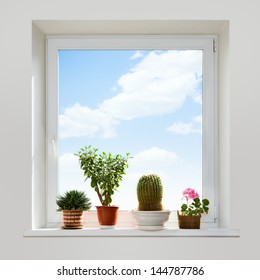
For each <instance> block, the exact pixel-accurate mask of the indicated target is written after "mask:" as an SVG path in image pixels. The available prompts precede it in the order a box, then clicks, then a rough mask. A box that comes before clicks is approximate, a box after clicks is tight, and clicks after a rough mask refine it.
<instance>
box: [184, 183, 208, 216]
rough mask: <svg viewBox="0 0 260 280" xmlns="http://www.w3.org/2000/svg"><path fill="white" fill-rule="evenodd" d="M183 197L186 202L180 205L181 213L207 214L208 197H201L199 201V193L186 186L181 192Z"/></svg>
mask: <svg viewBox="0 0 260 280" xmlns="http://www.w3.org/2000/svg"><path fill="white" fill-rule="evenodd" d="M182 194H183V199H186V203H184V204H182V206H181V214H182V215H185V216H195V215H200V214H208V211H209V207H208V205H209V201H208V199H206V198H205V199H202V201H200V198H199V194H198V193H197V192H196V190H194V189H192V188H187V189H186V190H184V191H183V192H182Z"/></svg>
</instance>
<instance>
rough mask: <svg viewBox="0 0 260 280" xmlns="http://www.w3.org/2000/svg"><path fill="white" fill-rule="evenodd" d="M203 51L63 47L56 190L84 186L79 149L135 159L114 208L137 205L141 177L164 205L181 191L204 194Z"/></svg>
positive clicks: (93, 197)
mask: <svg viewBox="0 0 260 280" xmlns="http://www.w3.org/2000/svg"><path fill="white" fill-rule="evenodd" d="M201 124H202V52H201V51H193V50H186V51H171V50H169V51H160V50H154V51H140V50H131V51H130V50H129V51H128V50H96V51H95V50H91V51H90V50H80V51H77V50H75V51H72V50H64V51H60V52H59V137H60V191H61V192H63V191H65V190H67V189H75V188H77V189H82V190H85V191H86V192H87V194H88V195H89V196H90V198H91V200H92V202H93V205H99V202H98V200H97V196H96V193H95V192H94V191H93V190H92V189H91V188H90V187H89V186H87V185H88V182H84V177H83V176H82V171H81V170H80V168H79V165H78V159H77V157H75V156H74V153H75V152H77V151H78V150H79V149H80V148H81V147H83V146H85V145H92V146H93V147H96V148H98V149H99V150H100V151H101V152H102V151H107V152H112V153H114V154H115V153H116V154H117V153H121V154H125V153H126V152H130V154H131V156H132V157H133V159H131V161H130V162H129V169H127V174H126V176H125V177H124V179H123V182H122V185H121V187H120V188H119V192H118V193H117V194H116V195H115V196H114V199H113V203H114V204H117V205H119V206H120V208H121V209H125V210H130V209H134V208H136V207H137V200H136V185H137V181H138V179H139V178H140V176H141V175H143V174H147V173H156V174H158V175H160V176H161V179H162V182H163V185H164V198H163V201H164V206H165V208H168V209H175V208H176V207H179V205H180V203H181V202H182V201H181V197H182V190H183V189H184V188H186V187H193V188H196V189H197V190H198V191H201V180H202V178H201V173H202V169H201V160H202V154H201V153H202V132H201Z"/></svg>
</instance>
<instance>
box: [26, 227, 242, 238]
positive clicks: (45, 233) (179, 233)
mask: <svg viewBox="0 0 260 280" xmlns="http://www.w3.org/2000/svg"><path fill="white" fill-rule="evenodd" d="M24 236H25V237H240V231H239V230H238V229H229V228H212V229H194V230H192V229H179V228H170V227H169V228H166V229H163V230H159V231H143V230H138V229H134V228H114V229H100V228H84V229H80V230H64V229H61V228H40V229H33V230H27V231H25V233H24Z"/></svg>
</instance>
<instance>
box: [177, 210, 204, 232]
mask: <svg viewBox="0 0 260 280" xmlns="http://www.w3.org/2000/svg"><path fill="white" fill-rule="evenodd" d="M177 215H178V223H179V228H181V229H199V228H200V217H201V215H198V216H185V215H180V214H179V211H177Z"/></svg>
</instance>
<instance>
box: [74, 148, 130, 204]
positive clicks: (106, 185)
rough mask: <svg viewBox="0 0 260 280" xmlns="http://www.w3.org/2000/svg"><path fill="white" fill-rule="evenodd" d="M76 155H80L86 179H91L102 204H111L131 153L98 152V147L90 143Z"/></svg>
mask: <svg viewBox="0 0 260 280" xmlns="http://www.w3.org/2000/svg"><path fill="white" fill-rule="evenodd" d="M75 155H76V156H78V157H79V162H80V167H81V169H82V170H83V171H84V176H85V177H86V180H87V179H90V180H91V184H90V185H91V187H92V188H93V189H94V190H95V191H96V193H97V195H98V198H99V201H100V203H101V205H103V206H109V205H111V203H112V196H113V195H114V192H115V190H117V189H118V187H119V185H120V182H121V181H122V178H123V175H125V169H126V168H128V159H129V155H130V154H129V153H126V155H125V156H122V155H120V154H117V155H112V154H111V153H106V152H102V153H98V149H97V148H93V147H92V146H91V145H90V146H85V147H84V148H81V149H80V150H79V152H78V153H77V154H75Z"/></svg>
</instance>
